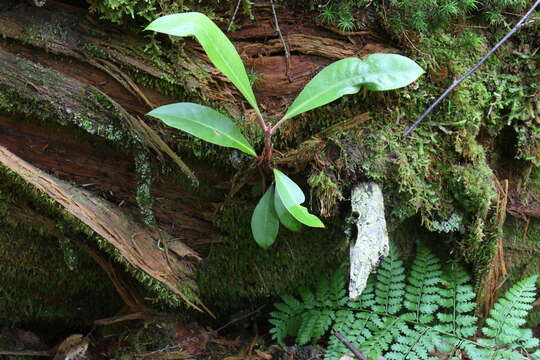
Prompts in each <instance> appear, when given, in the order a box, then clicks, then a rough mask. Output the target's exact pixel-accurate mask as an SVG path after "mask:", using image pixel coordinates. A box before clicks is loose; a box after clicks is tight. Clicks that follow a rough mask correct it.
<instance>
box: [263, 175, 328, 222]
mask: <svg viewBox="0 0 540 360" xmlns="http://www.w3.org/2000/svg"><path fill="white" fill-rule="evenodd" d="M274 177H275V179H276V194H277V196H279V198H280V199H281V201H282V202H283V205H284V206H285V209H287V211H288V212H289V214H291V215H292V216H293V217H294V218H295V219H296V220H298V221H299V222H301V223H302V224H305V225H307V226H311V227H324V224H323V223H322V222H321V220H319V218H318V217H316V216H315V215H312V214H310V213H309V212H308V210H307V209H306V208H305V207H303V206H300V204H301V203H303V202H304V200H305V196H304V193H303V192H302V189H300V187H299V186H298V185H296V183H295V182H294V181H292V180H291V179H290V178H289V177H288V176H287V175H285V174H284V173H282V172H281V171H279V170H277V169H274Z"/></svg>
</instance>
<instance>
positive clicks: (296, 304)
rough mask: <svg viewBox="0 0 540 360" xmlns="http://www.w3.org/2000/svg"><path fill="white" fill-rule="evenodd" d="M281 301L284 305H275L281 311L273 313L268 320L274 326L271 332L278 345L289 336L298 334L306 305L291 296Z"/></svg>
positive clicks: (285, 296) (286, 296)
mask: <svg viewBox="0 0 540 360" xmlns="http://www.w3.org/2000/svg"><path fill="white" fill-rule="evenodd" d="M281 299H282V300H283V302H282V303H275V304H274V306H275V307H276V309H277V310H279V311H273V312H271V313H270V319H269V320H268V321H269V322H270V323H271V324H272V325H273V327H272V329H271V330H270V333H271V334H272V339H274V340H275V341H276V342H277V343H278V344H283V341H284V340H285V338H286V337H287V335H293V334H296V333H297V331H298V328H299V327H300V321H301V314H302V313H303V312H304V310H305V306H304V304H303V303H301V302H300V301H298V300H297V299H295V298H294V297H292V296H290V295H284V296H282V297H281Z"/></svg>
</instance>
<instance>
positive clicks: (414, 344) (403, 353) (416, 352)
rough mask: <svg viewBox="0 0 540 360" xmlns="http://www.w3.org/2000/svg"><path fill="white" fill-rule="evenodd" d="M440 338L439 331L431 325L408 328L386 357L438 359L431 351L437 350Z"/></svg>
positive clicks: (394, 358) (398, 359) (421, 359)
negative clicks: (436, 346) (431, 354)
mask: <svg viewBox="0 0 540 360" xmlns="http://www.w3.org/2000/svg"><path fill="white" fill-rule="evenodd" d="M438 339H439V333H438V332H437V331H435V330H434V329H433V328H431V327H429V326H422V325H416V326H414V327H412V328H406V329H405V331H404V332H403V334H402V336H398V338H397V341H396V343H395V344H393V345H392V351H390V352H389V353H387V354H386V355H385V357H386V358H387V359H389V360H432V359H433V360H436V359H437V358H436V357H432V356H430V353H431V352H432V351H433V350H435V345H436V344H437V343H438Z"/></svg>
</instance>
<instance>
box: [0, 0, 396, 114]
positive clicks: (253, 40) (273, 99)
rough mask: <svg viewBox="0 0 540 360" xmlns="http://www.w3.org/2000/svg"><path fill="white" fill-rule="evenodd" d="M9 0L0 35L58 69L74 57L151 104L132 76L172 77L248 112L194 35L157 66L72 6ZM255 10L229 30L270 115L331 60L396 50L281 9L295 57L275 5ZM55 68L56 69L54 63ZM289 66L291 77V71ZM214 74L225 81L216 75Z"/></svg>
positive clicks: (130, 39)
mask: <svg viewBox="0 0 540 360" xmlns="http://www.w3.org/2000/svg"><path fill="white" fill-rule="evenodd" d="M9 2H10V3H11V4H12V5H7V6H6V7H7V8H6V9H5V10H4V11H2V12H0V34H2V35H3V36H4V37H6V38H8V39H13V40H18V41H21V42H24V43H25V44H28V45H31V46H34V47H36V48H38V49H44V50H46V51H47V52H48V53H51V54H55V55H60V56H62V57H63V59H57V61H58V62H59V64H57V65H56V69H57V70H58V71H60V72H62V71H70V70H69V66H62V62H64V61H66V58H71V59H76V60H78V61H80V62H82V63H86V64H88V65H90V67H91V68H94V69H95V68H96V67H97V68H100V69H101V70H103V71H105V72H106V73H108V74H109V75H110V76H112V77H113V78H114V79H116V80H117V81H118V82H119V83H121V84H123V86H124V87H125V88H126V90H127V91H129V92H131V94H133V95H134V96H136V97H138V98H139V99H140V101H141V102H142V103H143V104H146V105H147V106H146V110H148V109H149V108H150V106H148V105H150V104H154V105H160V103H161V101H163V99H159V97H158V98H157V99H153V96H154V95H155V94H151V91H149V90H148V89H144V88H143V87H140V86H137V85H135V84H134V83H133V82H132V81H131V80H129V79H130V75H131V74H134V73H140V74H144V75H146V76H149V77H151V78H156V79H165V78H167V79H173V81H176V82H177V83H178V84H183V85H184V86H185V87H186V88H187V89H188V90H190V91H197V92H199V93H201V94H202V95H203V96H204V97H205V98H207V99H210V100H214V101H219V102H221V103H223V104H224V105H225V106H226V107H227V108H228V109H229V110H230V112H231V113H232V114H236V115H241V114H243V112H244V109H243V108H242V107H241V106H239V104H241V103H242V97H241V96H239V94H238V92H237V91H236V90H235V89H233V87H232V86H231V84H230V82H228V80H227V79H225V78H224V77H220V76H219V74H214V75H210V74H209V73H208V71H209V70H210V71H211V70H212V69H213V68H212V67H211V65H210V63H209V61H208V59H207V57H206V55H205V54H204V52H202V51H201V50H202V49H201V48H200V46H199V45H198V44H197V43H196V42H195V41H191V40H186V41H185V42H184V43H183V48H182V49H183V50H182V51H183V53H184V54H185V56H183V58H182V61H178V51H179V50H178V48H174V47H173V48H172V50H171V54H169V55H167V56H168V58H165V59H162V60H163V61H162V62H161V63H159V64H157V63H156V62H154V61H153V60H152V59H151V56H149V55H146V54H144V52H143V49H144V48H145V47H146V46H147V45H148V44H147V43H145V41H146V40H144V39H143V38H140V37H136V36H134V35H133V34H129V33H125V32H121V31H120V30H118V29H115V28H112V27H107V26H103V24H96V23H95V22H94V21H93V20H91V19H89V18H88V17H86V16H85V12H84V11H78V10H73V9H71V10H68V9H66V8H65V7H61V6H58V5H55V4H49V5H48V6H47V7H43V8H35V7H32V6H30V5H27V4H18V3H17V2H16V1H13V0H8V3H9ZM256 16H257V19H256V22H253V21H251V22H249V21H244V23H242V24H241V25H242V30H240V31H236V32H233V33H228V34H227V35H228V36H229V37H230V38H231V39H232V40H233V41H235V44H236V46H237V48H238V50H239V52H240V54H241V55H242V57H243V58H244V62H245V63H246V65H247V68H248V69H250V70H252V71H253V72H254V73H256V74H259V75H260V81H258V82H257V84H256V86H255V93H256V94H257V95H258V96H259V100H260V102H261V105H262V107H263V109H265V110H266V111H268V113H269V114H270V115H273V114H275V113H278V112H281V111H283V110H284V107H285V106H287V105H288V104H289V103H290V101H292V98H293V97H294V96H296V94H297V93H298V92H299V91H300V89H301V88H302V87H303V86H304V85H305V83H306V82H307V81H309V80H310V79H311V78H312V77H313V76H314V75H315V74H316V73H317V72H318V71H319V70H320V69H321V68H322V67H324V66H325V65H327V64H329V63H330V62H331V61H333V60H337V59H341V58H345V57H349V56H366V55H369V54H371V53H375V52H396V49H394V48H392V47H391V46H389V45H387V44H385V43H384V42H383V41H382V40H381V39H380V38H379V37H378V36H376V34H375V33H371V32H369V31H366V32H364V33H362V34H361V35H348V36H343V35H336V34H335V33H334V32H332V31H330V30H325V29H323V28H320V27H317V26H315V25H313V24H311V22H312V21H311V20H312V19H310V18H306V19H304V17H305V16H304V15H300V14H298V13H292V12H287V13H281V12H280V13H279V21H280V29H281V31H282V34H283V37H284V41H285V43H286V44H287V46H289V48H290V51H291V56H290V61H286V60H285V58H284V57H283V56H282V55H281V54H282V53H283V50H284V49H283V45H282V43H281V42H280V40H279V39H278V34H277V33H276V31H275V28H274V26H273V23H272V22H273V15H272V12H271V9H258V10H257V14H256ZM141 30H142V29H141ZM50 66H52V67H53V68H54V67H55V65H54V64H50ZM288 66H290V69H289V73H290V79H291V80H292V82H291V81H289V78H288V76H287V67H288ZM215 75H218V76H217V78H219V79H220V81H215V79H216V76H215ZM104 92H107V91H106V89H104Z"/></svg>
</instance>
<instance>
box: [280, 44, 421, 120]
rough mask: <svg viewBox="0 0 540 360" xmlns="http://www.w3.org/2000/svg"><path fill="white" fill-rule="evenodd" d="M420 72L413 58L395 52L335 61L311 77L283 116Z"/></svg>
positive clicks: (394, 84) (390, 85) (402, 82)
mask: <svg viewBox="0 0 540 360" xmlns="http://www.w3.org/2000/svg"><path fill="white" fill-rule="evenodd" d="M423 73H424V70H423V69H422V68H421V67H420V66H418V64H416V63H415V62H414V61H413V60H411V59H409V58H408V57H405V56H401V55H396V54H373V55H370V56H368V58H367V59H366V60H360V59H358V58H347V59H343V60H339V61H336V62H335V63H332V64H330V65H328V66H327V67H325V68H324V69H322V70H321V71H320V72H319V73H318V74H317V75H315V77H314V78H313V79H311V81H310V82H309V83H308V84H307V85H306V86H305V87H304V89H303V90H302V92H300V94H299V95H298V97H297V98H296V99H295V100H294V102H293V103H292V105H291V106H290V107H289V109H288V110H287V113H286V114H285V116H284V118H285V119H290V118H292V117H294V116H296V115H298V114H301V113H303V112H306V111H308V110H311V109H314V108H317V107H319V106H323V105H326V104H328V103H330V102H332V101H334V100H336V99H338V98H340V97H342V96H344V95H350V94H355V93H357V92H358V91H360V89H361V88H362V86H365V87H366V88H367V89H369V90H372V91H384V90H392V89H397V88H400V87H403V86H407V85H409V84H410V83H411V82H413V81H414V80H416V79H417V78H418V77H419V76H420V75H422V74H423Z"/></svg>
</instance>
